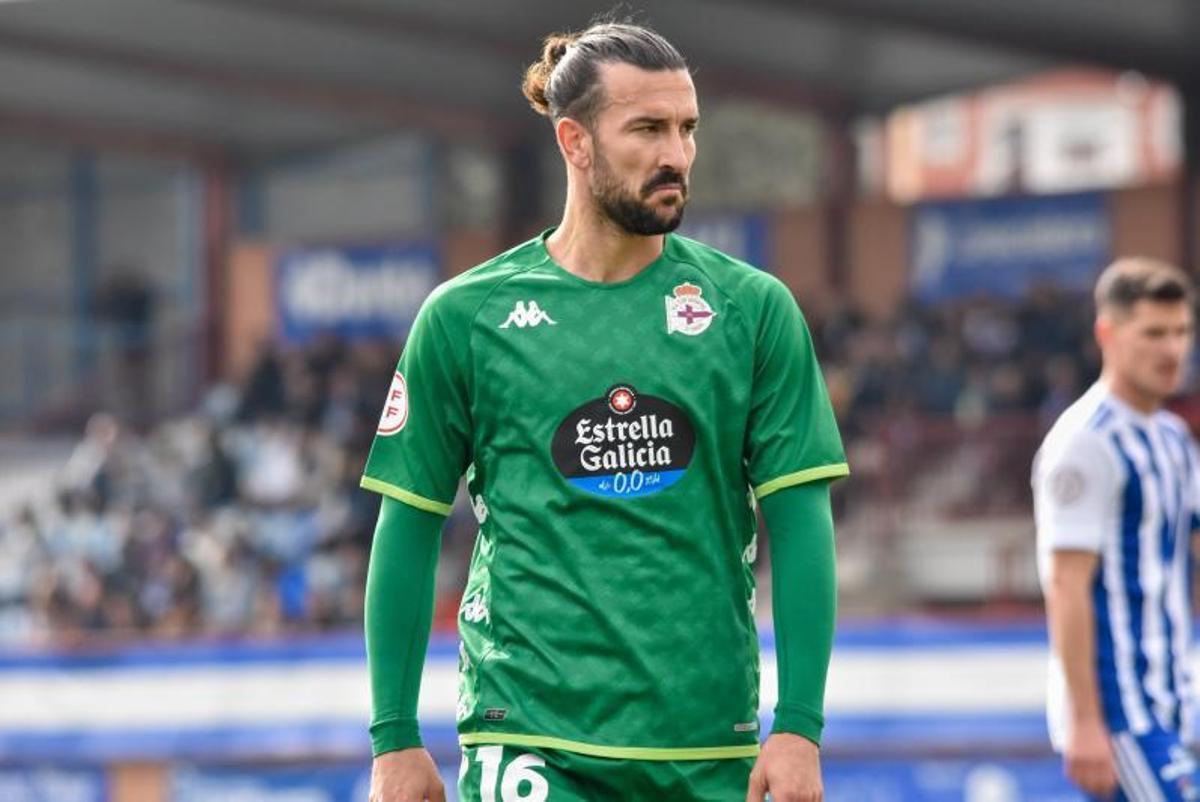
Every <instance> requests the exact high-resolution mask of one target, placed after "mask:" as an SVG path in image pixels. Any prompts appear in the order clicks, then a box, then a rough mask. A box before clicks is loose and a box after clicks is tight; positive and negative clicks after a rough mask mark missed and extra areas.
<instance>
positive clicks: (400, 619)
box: [362, 292, 471, 802]
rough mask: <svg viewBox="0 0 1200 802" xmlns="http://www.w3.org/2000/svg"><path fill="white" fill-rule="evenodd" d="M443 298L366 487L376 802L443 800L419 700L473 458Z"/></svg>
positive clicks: (398, 377) (416, 328)
mask: <svg viewBox="0 0 1200 802" xmlns="http://www.w3.org/2000/svg"><path fill="white" fill-rule="evenodd" d="M451 300H452V299H448V298H447V297H446V294H445V293H442V292H435V293H434V295H431V296H430V298H429V299H427V300H426V302H425V304H424V305H423V306H422V307H421V311H420V313H419V314H418V315H417V320H416V322H415V323H414V324H413V329H412V332H411V334H410V335H409V338H408V342H407V344H406V345H405V348H404V353H403V354H402V355H401V357H400V363H399V365H397V367H396V373H395V376H394V377H393V380H392V386H391V388H390V390H389V391H388V397H387V400H386V403H385V405H384V411H383V415H382V417H381V419H380V422H379V429H378V432H377V434H376V437H375V442H374V443H373V444H372V446H371V454H370V457H369V458H368V460H367V466H366V470H365V471H364V474H363V479H362V486H363V487H364V488H366V489H368V490H373V491H376V492H378V493H380V494H382V495H383V496H384V497H385V498H384V499H383V502H382V506H381V507H380V514H379V522H378V524H377V525H376V529H375V538H374V540H373V542H372V544H371V558H370V563H369V565H368V569H367V588H366V599H365V625H366V641H367V664H368V667H369V670H370V677H371V746H372V752H373V754H374V756H375V760H374V765H373V767H372V777H371V797H370V798H371V802H443V800H444V799H445V792H444V790H443V788H442V781H441V778H440V776H439V775H438V772H437V769H436V767H435V766H434V762H433V760H432V758H431V757H430V755H429V753H428V752H427V751H426V750H425V749H424V747H423V746H422V744H421V738H420V733H419V730H418V726H417V700H418V696H419V693H420V685H421V673H422V669H423V667H424V662H425V653H426V650H427V648H428V645H429V631H430V628H431V625H432V620H433V607H434V590H435V588H434V580H435V576H436V573H437V559H438V551H439V547H440V545H441V528H442V523H443V522H444V520H445V516H446V515H448V514H449V513H450V509H451V504H452V502H453V500H454V494H455V491H456V489H457V487H458V480H459V477H460V476H462V474H463V471H464V470H465V469H466V466H467V463H468V461H469V458H470V453H471V419H470V411H469V410H470V402H469V396H470V393H469V389H468V385H467V381H466V376H467V374H468V370H467V367H466V356H465V351H466V344H467V338H468V336H469V335H468V331H467V327H466V325H465V322H463V321H461V320H460V319H459V317H458V316H457V315H455V313H454V312H455V310H454V304H453V303H450V302H449V301H451Z"/></svg>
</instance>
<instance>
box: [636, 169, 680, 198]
mask: <svg viewBox="0 0 1200 802" xmlns="http://www.w3.org/2000/svg"><path fill="white" fill-rule="evenodd" d="M668 184H678V185H679V186H680V187H682V189H683V194H684V195H687V191H688V186H687V179H686V178H684V177H683V176H682V175H680V174H679V173H678V172H676V171H675V170H671V169H665V170H660V171H659V172H657V173H655V175H654V177H653V178H651V179H650V180H649V181H647V182H646V183H645V184H643V185H642V195H643V196H646V195H649V194H650V193H651V192H653V191H654V190H656V189H658V188H659V187H663V186H667V185H668Z"/></svg>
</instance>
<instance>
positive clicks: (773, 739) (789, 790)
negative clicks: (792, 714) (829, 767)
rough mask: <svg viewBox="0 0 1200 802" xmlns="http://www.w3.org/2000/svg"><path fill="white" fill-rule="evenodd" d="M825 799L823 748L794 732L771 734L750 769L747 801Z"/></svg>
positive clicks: (810, 801)
mask: <svg viewBox="0 0 1200 802" xmlns="http://www.w3.org/2000/svg"><path fill="white" fill-rule="evenodd" d="M768 793H770V795H771V802H821V800H822V799H824V798H825V791H824V789H823V788H822V786H821V750H820V747H818V746H817V745H816V744H815V743H813V742H812V741H810V740H808V739H807V738H803V737H801V736H799V735H793V734H792V733H790V732H777V733H775V734H773V735H770V736H768V737H767V742H766V743H765V744H763V748H762V751H761V752H759V753H758V760H757V761H755V763H754V768H753V769H752V770H751V771H750V788H749V790H748V791H747V792H746V802H763V800H764V798H765V796H766V794H768Z"/></svg>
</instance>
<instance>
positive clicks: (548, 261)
mask: <svg viewBox="0 0 1200 802" xmlns="http://www.w3.org/2000/svg"><path fill="white" fill-rule="evenodd" d="M556 228H557V226H553V227H551V228H548V229H546V230H545V231H543V232H542V233H541V234H539V235H538V238H537V247H538V248H539V249H541V252H542V256H543V261H542V264H543V265H545V266H546V267H548V268H550V269H551V270H553V271H554V272H555V273H557V274H559V275H561V276H562V277H564V278H566V279H567V280H569V281H572V282H574V283H576V284H579V285H581V286H584V287H588V288H589V289H593V290H619V289H621V288H623V287H629V286H632V285H634V284H637V283H638V282H641V281H644V280H645V279H646V278H647V277H648V276H650V275H652V274H654V273H657V272H659V267H660V265H663V264H666V263H667V262H670V261H671V257H670V255H669V253H670V251H671V249H672V246H673V243H674V237H673V236H672V235H671V234H666V235H665V236H664V237H663V249H662V253H660V254H659V255H658V258H656V259H655V260H654V261H653V262H651V263H650V264H648V265H646V266H645V267H643V268H642V269H641V270H639V271H638V272H637V273H634V274H633V275H632V276H630V277H629V278H627V279H622V280H621V281H590V280H588V279H586V278H583V277H582V276H577V275H575V274H574V273H572V272H571V271H570V270H567V269H566V268H565V267H563V266H562V265H560V264H559V263H558V262H556V261H554V257H552V256H551V255H550V251H549V249H548V248H547V247H546V238H547V237H549V236H550V235H551V234H553V233H554V230H555V229H556Z"/></svg>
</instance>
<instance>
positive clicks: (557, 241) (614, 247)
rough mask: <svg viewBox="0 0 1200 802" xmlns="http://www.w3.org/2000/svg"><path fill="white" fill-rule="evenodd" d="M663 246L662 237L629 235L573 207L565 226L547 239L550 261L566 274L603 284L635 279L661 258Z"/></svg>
mask: <svg viewBox="0 0 1200 802" xmlns="http://www.w3.org/2000/svg"><path fill="white" fill-rule="evenodd" d="M589 211H591V210H589ZM663 245H664V239H663V235H662V234H659V235H657V236H650V237H643V236H638V235H636V234H629V233H628V232H625V231H622V230H621V229H619V228H618V227H617V226H616V225H615V224H614V223H612V222H611V221H609V220H606V219H603V217H602V216H601V215H600V214H599V213H598V212H592V213H588V212H586V211H581V210H577V209H573V208H572V206H571V205H570V204H568V206H567V211H566V213H565V214H564V215H563V219H562V223H561V224H560V225H559V227H558V228H557V229H555V231H554V233H553V234H551V235H550V236H549V237H548V238H547V239H546V250H548V251H549V252H550V257H551V258H552V259H553V260H554V261H555V262H557V263H558V264H559V265H560V266H562V268H563V269H564V270H567V271H569V272H571V273H574V274H575V275H577V276H579V277H580V278H582V279H586V280H588V281H596V282H603V283H612V282H617V281H625V280H626V279H630V278H633V277H634V276H636V275H637V274H638V273H640V272H641V271H642V270H643V269H644V268H645V267H646V266H647V265H649V264H650V263H651V262H653V261H654V260H655V259H657V258H658V257H659V256H660V255H661V254H662V250H663Z"/></svg>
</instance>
